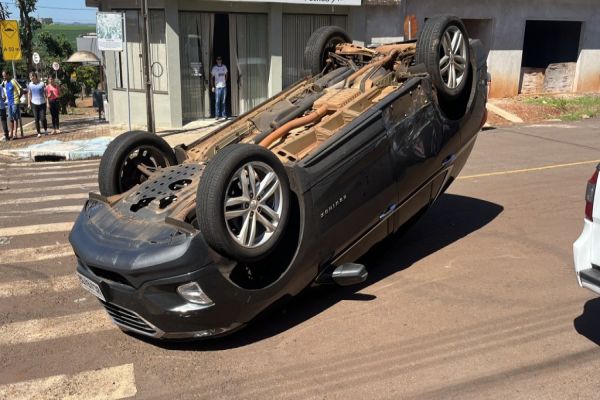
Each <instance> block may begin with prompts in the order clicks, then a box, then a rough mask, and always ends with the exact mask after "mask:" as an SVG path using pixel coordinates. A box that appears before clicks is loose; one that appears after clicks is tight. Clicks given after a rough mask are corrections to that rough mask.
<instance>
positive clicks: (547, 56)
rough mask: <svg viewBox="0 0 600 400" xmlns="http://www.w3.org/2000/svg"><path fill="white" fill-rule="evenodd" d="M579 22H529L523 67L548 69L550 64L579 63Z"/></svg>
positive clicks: (524, 42) (524, 44) (526, 28)
mask: <svg viewBox="0 0 600 400" xmlns="http://www.w3.org/2000/svg"><path fill="white" fill-rule="evenodd" d="M580 35H581V22H579V21H531V20H530V21H527V23H526V24H525V39H524V40H523V61H522V65H521V66H522V67H529V68H546V67H548V65H549V64H554V63H566V62H577V57H578V55H579V36H580Z"/></svg>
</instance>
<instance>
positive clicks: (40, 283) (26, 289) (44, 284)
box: [0, 274, 80, 299]
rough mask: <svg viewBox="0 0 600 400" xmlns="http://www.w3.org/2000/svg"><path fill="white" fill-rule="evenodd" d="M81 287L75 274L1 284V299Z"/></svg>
mask: <svg viewBox="0 0 600 400" xmlns="http://www.w3.org/2000/svg"><path fill="white" fill-rule="evenodd" d="M79 286H80V283H79V279H78V278H77V276H76V275H75V274H69V275H63V276H59V277H56V278H50V279H44V280H42V279H36V280H22V281H13V282H6V283H0V299H1V298H6V297H14V296H29V295H31V294H40V293H41V292H66V291H69V290H74V289H77V288H78V287H79Z"/></svg>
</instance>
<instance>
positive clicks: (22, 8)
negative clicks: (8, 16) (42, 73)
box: [17, 0, 42, 71]
mask: <svg viewBox="0 0 600 400" xmlns="http://www.w3.org/2000/svg"><path fill="white" fill-rule="evenodd" d="M36 3H37V0H17V6H18V7H19V17H20V19H21V23H20V26H19V28H20V30H21V42H22V43H21V47H22V48H23V56H24V57H25V60H26V63H27V71H32V70H33V60H32V59H31V57H32V55H33V32H34V31H35V30H37V29H39V28H41V27H42V24H40V22H39V21H38V20H37V19H35V18H34V16H33V15H32V14H33V12H34V11H35V6H36Z"/></svg>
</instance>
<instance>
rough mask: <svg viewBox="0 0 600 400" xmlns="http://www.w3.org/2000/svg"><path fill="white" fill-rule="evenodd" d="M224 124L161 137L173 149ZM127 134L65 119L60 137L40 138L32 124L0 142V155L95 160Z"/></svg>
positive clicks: (91, 121)
mask: <svg viewBox="0 0 600 400" xmlns="http://www.w3.org/2000/svg"><path fill="white" fill-rule="evenodd" d="M223 124H224V122H222V121H215V120H214V119H207V120H200V121H194V122H192V123H190V124H188V125H186V126H185V127H184V128H182V129H176V130H160V131H159V132H158V135H160V136H161V137H163V138H164V139H165V140H166V141H167V142H168V143H169V144H170V145H171V146H175V145H177V144H181V143H185V144H189V143H191V142H193V141H194V140H197V139H198V138H200V137H202V136H204V135H206V134H208V133H210V132H211V131H213V130H214V129H216V128H218V127H219V126H222V125H223ZM125 131H127V127H125V126H111V125H109V124H108V123H106V122H104V121H100V120H98V118H97V117H92V116H83V117H82V116H65V117H64V118H62V119H61V133H60V134H55V135H44V136H42V137H40V138H38V137H37V133H36V131H35V128H34V127H33V124H29V125H28V126H26V127H25V128H24V136H23V137H19V138H18V139H16V140H11V141H0V155H3V156H8V157H12V158H20V159H28V160H32V161H41V160H78V159H86V158H96V157H100V156H101V155H102V154H103V152H104V150H105V149H106V146H108V144H109V143H110V141H111V140H112V139H113V138H115V137H116V136H118V135H120V134H121V133H123V132H125Z"/></svg>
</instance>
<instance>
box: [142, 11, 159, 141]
mask: <svg viewBox="0 0 600 400" xmlns="http://www.w3.org/2000/svg"><path fill="white" fill-rule="evenodd" d="M142 17H143V25H142V61H143V62H142V64H143V69H144V82H145V84H146V115H147V116H148V132H151V133H156V130H155V127H154V110H153V108H154V107H153V101H152V77H151V75H150V63H151V57H150V22H149V15H148V0H142Z"/></svg>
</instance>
